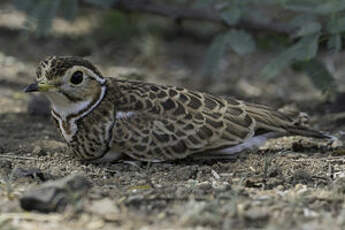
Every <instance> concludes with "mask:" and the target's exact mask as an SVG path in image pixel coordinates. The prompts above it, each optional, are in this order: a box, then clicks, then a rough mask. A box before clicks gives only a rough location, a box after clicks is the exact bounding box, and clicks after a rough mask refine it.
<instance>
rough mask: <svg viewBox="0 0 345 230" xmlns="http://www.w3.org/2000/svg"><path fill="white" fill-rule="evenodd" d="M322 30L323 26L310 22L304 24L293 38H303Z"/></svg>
mask: <svg viewBox="0 0 345 230" xmlns="http://www.w3.org/2000/svg"><path fill="white" fill-rule="evenodd" d="M320 30H321V24H320V23H318V22H309V23H305V24H303V25H302V26H301V27H300V28H299V30H298V31H297V32H296V34H294V35H293V37H303V36H305V35H309V34H314V33H317V32H319V31H320Z"/></svg>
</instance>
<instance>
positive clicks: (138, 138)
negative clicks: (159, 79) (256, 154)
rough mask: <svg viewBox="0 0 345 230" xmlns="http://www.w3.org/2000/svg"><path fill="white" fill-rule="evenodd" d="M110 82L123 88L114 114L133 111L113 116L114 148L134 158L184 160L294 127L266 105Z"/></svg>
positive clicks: (175, 89)
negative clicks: (187, 157)
mask: <svg viewBox="0 0 345 230" xmlns="http://www.w3.org/2000/svg"><path fill="white" fill-rule="evenodd" d="M112 81H116V85H117V90H119V91H120V92H121V97H120V98H118V99H117V101H116V108H117V110H118V112H131V113H132V115H131V116H130V117H125V118H121V119H118V120H117V122H116V125H115V128H114V137H113V140H114V141H113V148H114V149H115V150H116V151H120V152H122V153H125V154H127V155H129V156H131V157H133V158H135V159H139V160H145V161H151V160H169V159H170V160H171V159H179V158H184V157H186V156H188V155H190V154H194V153H198V152H205V151H207V150H213V149H222V148H226V147H229V146H234V145H238V144H241V143H243V142H244V141H245V140H247V139H248V138H251V137H253V136H254V135H255V131H256V130H259V129H260V130H261V132H269V131H277V132H281V133H288V127H294V124H293V120H292V119H290V118H289V117H288V116H285V115H284V114H282V113H280V112H278V111H274V110H272V109H270V108H269V107H266V106H261V105H255V104H249V103H245V102H242V101H239V100H236V99H233V98H222V97H216V96H212V95H210V94H207V93H201V92H196V91H191V90H187V89H183V88H178V87H170V86H169V87H168V86H159V85H155V84H150V83H144V82H136V81H122V80H115V79H112ZM294 128H296V127H294ZM299 129H300V128H299ZM303 129H305V128H303Z"/></svg>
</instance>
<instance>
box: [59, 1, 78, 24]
mask: <svg viewBox="0 0 345 230" xmlns="http://www.w3.org/2000/svg"><path fill="white" fill-rule="evenodd" d="M60 8H61V9H63V17H64V18H65V19H66V20H69V21H73V20H74V19H75V17H76V16H77V12H78V0H61V7H60Z"/></svg>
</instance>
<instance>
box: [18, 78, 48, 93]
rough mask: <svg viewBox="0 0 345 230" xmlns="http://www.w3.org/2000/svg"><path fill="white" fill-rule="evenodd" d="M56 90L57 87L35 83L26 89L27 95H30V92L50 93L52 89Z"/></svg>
mask: <svg viewBox="0 0 345 230" xmlns="http://www.w3.org/2000/svg"><path fill="white" fill-rule="evenodd" d="M52 88H55V85H51V84H48V83H47V82H44V81H42V82H38V83H37V82H35V83H32V84H30V85H28V86H27V87H26V88H25V89H24V92H25V93H30V92H38V91H40V92H46V91H49V90H50V89H52Z"/></svg>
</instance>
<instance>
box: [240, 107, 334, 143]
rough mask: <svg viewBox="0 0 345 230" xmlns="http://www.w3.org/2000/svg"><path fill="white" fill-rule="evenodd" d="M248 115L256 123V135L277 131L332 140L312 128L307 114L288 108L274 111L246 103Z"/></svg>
mask: <svg viewBox="0 0 345 230" xmlns="http://www.w3.org/2000/svg"><path fill="white" fill-rule="evenodd" d="M245 105H246V111H247V113H248V114H249V115H250V116H251V117H253V118H254V119H255V121H256V125H257V128H256V133H259V134H260V133H265V132H270V131H277V132H281V133H285V134H286V135H298V136H305V137H314V138H332V137H331V136H328V135H326V134H324V133H322V132H321V131H318V130H315V129H312V128H310V126H309V117H308V115H307V114H306V113H303V112H299V111H297V110H296V109H291V108H288V107H284V108H281V109H279V110H273V109H272V108H270V107H267V106H262V105H256V104H250V103H246V104H245Z"/></svg>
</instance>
